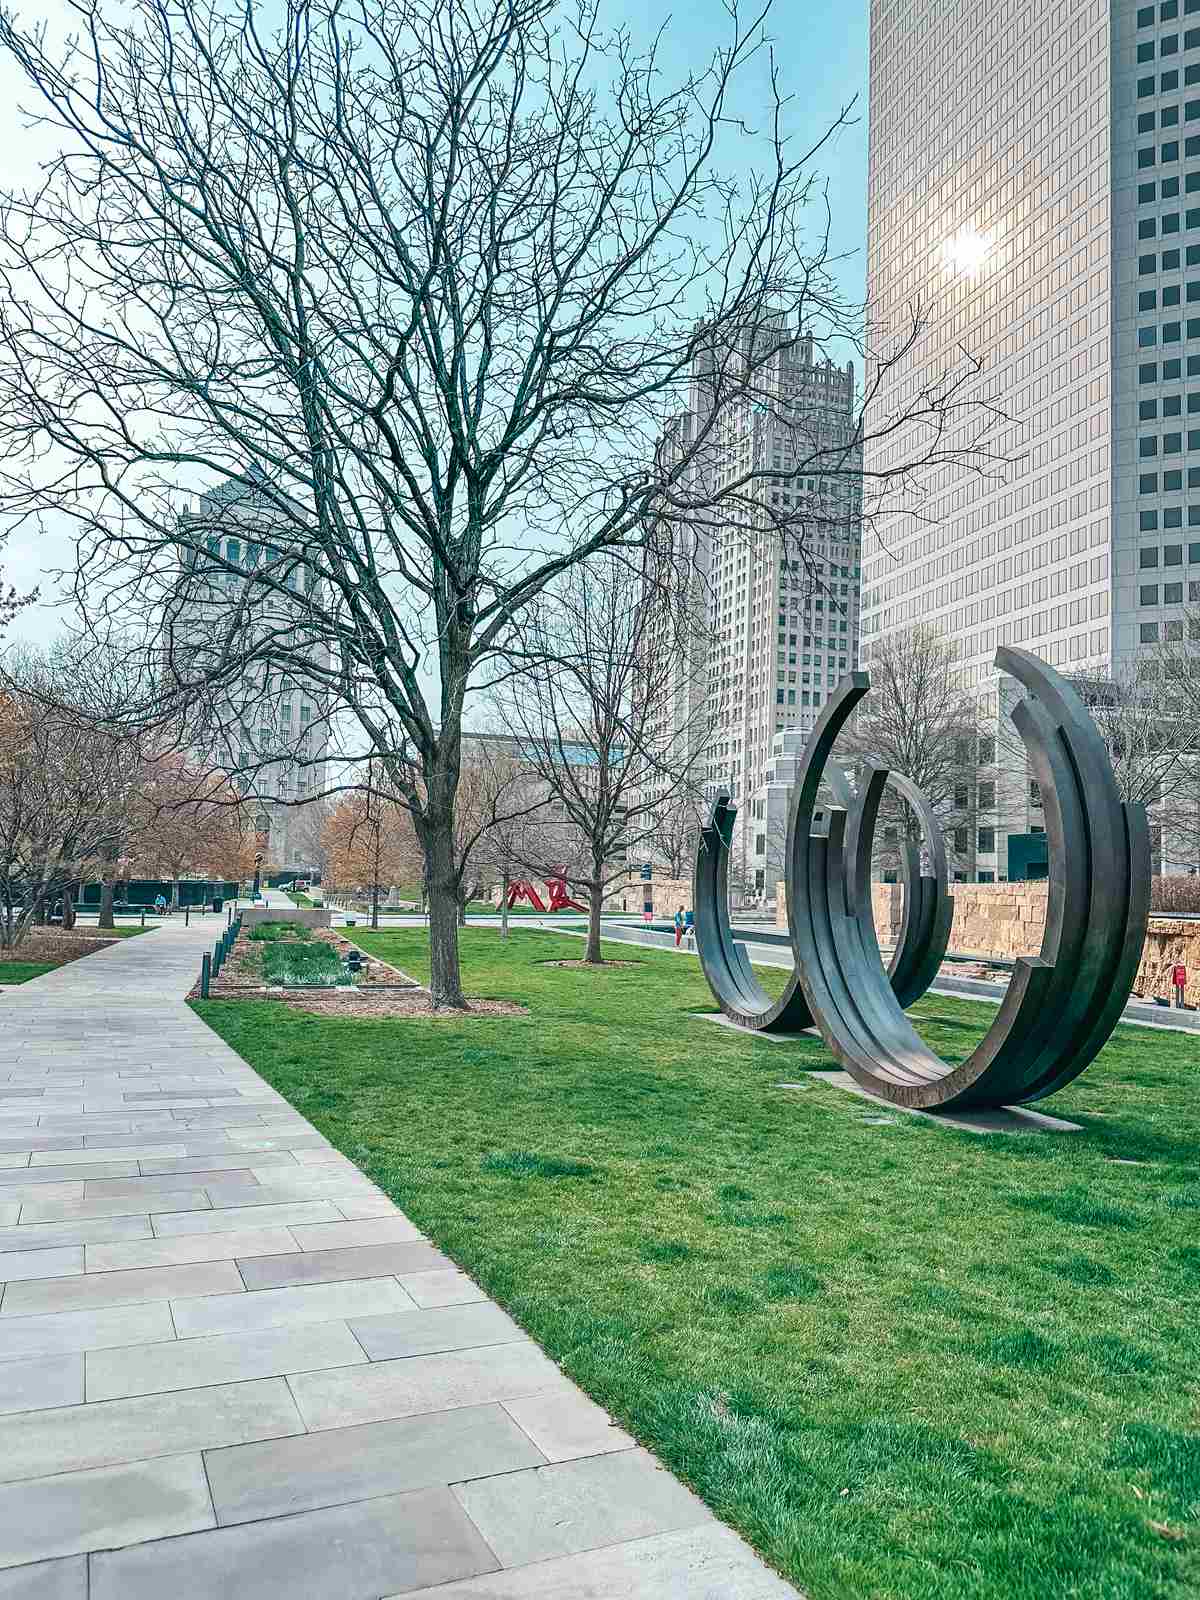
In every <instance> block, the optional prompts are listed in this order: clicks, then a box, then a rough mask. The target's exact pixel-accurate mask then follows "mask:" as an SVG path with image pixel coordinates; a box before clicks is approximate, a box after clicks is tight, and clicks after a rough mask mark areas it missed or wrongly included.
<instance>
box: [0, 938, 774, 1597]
mask: <svg viewBox="0 0 1200 1600" xmlns="http://www.w3.org/2000/svg"><path fill="white" fill-rule="evenodd" d="M218 927H219V923H218V919H217V918H215V917H211V916H210V917H206V918H197V919H195V921H193V924H192V926H191V928H190V929H185V928H184V927H183V925H182V922H181V921H180V920H173V921H171V922H169V923H167V924H166V925H165V926H164V927H162V928H160V929H157V930H156V931H154V932H152V933H147V934H144V935H141V936H139V937H137V938H135V939H130V940H127V941H126V942H125V943H123V944H121V945H118V946H114V947H112V948H110V949H109V950H106V951H104V952H103V953H99V954H97V955H94V956H90V957H88V958H87V959H86V960H85V961H80V962H77V963H75V964H73V965H71V966H68V967H64V968H61V969H60V970H59V971H57V972H53V973H49V974H47V975H46V976H45V977H44V978H39V979H36V980H35V981H34V982H32V983H28V984H24V985H22V986H21V987H19V988H12V989H7V990H4V991H2V992H0V1275H2V1276H3V1278H4V1285H3V1290H2V1296H0V1600H218V1597H220V1600H381V1597H384V1596H392V1595H400V1594H404V1595H410V1596H415V1597H418V1600H535V1597H536V1600H621V1597H626V1596H628V1597H631V1600H634V1597H636V1600H783V1597H786V1596H791V1597H793V1600H794V1597H795V1595H796V1591H795V1590H794V1589H792V1588H791V1586H790V1585H788V1584H785V1583H783V1582H782V1581H781V1580H780V1579H779V1578H778V1577H776V1576H775V1575H774V1574H773V1573H771V1572H770V1571H769V1570H768V1569H767V1568H766V1567H764V1566H763V1564H762V1563H761V1562H760V1561H759V1560H758V1559H757V1557H756V1556H755V1555H754V1554H753V1552H752V1551H751V1550H750V1549H749V1548H748V1547H747V1546H746V1545H745V1544H744V1543H743V1542H742V1541H741V1540H740V1539H739V1538H738V1537H737V1536H736V1535H734V1534H733V1533H731V1532H730V1531H729V1530H728V1529H727V1528H725V1527H723V1526H722V1525H721V1524H720V1523H718V1522H716V1521H715V1520H714V1519H713V1518H712V1516H711V1514H710V1513H709V1512H708V1510H707V1509H706V1508H705V1507H704V1506H703V1505H702V1504H701V1502H700V1501H699V1500H697V1499H696V1498H695V1497H694V1496H693V1495H692V1494H691V1493H689V1492H688V1490H686V1489H685V1488H684V1487H683V1486H682V1485H681V1484H680V1483H679V1482H678V1481H677V1480H676V1479H675V1478H673V1477H672V1476H671V1475H670V1473H668V1472H667V1471H665V1470H664V1469H663V1468H662V1467H661V1466H659V1465H658V1463H657V1462H656V1461H655V1460H654V1458H653V1457H652V1456H651V1455H649V1454H648V1453H647V1452H646V1451H644V1450H642V1449H640V1448H638V1447H637V1446H636V1445H635V1443H634V1441H633V1440H632V1439H630V1438H629V1437H628V1436H627V1435H625V1434H623V1433H621V1432H620V1431H619V1430H618V1429H617V1428H615V1427H614V1426H613V1425H612V1424H611V1423H610V1422H609V1420H608V1418H607V1417H606V1416H605V1415H604V1413H603V1412H602V1411H601V1410H600V1409H599V1408H598V1407H597V1406H595V1405H594V1404H592V1402H591V1401H589V1400H588V1399H587V1398H586V1397H585V1396H584V1395H583V1394H582V1392H581V1391H580V1390H579V1389H577V1388H576V1387H575V1386H574V1385H573V1384H572V1383H570V1382H568V1381H567V1380H566V1379H565V1378H564V1377H563V1376H562V1374H561V1373H560V1371H559V1370H558V1368H557V1367H556V1366H555V1365H554V1363H553V1362H552V1361H550V1360H549V1359H548V1358H547V1357H546V1356H545V1355H544V1354H543V1353H542V1351H541V1350H540V1349H539V1348H538V1347H537V1345H535V1344H534V1343H533V1342H532V1341H531V1340H529V1339H527V1338H526V1337H525V1336H524V1335H523V1334H522V1332H521V1330H520V1329H519V1328H518V1327H517V1326H516V1324H515V1323H513V1322H512V1321H511V1320H510V1319H509V1318H508V1317H507V1316H506V1315H505V1313H504V1312H503V1311H501V1309H500V1308H499V1307H498V1306H497V1305H495V1304H494V1303H493V1302H491V1301H490V1300H488V1299H487V1298H486V1296H484V1295H483V1294H482V1293H481V1292H480V1290H479V1289H478V1288H477V1287H476V1285H475V1284H474V1283H473V1282H472V1281H471V1280H470V1279H469V1278H468V1277H467V1276H466V1275H465V1274H463V1273H461V1272H459V1271H457V1270H456V1269H455V1267H454V1266H453V1264H452V1263H451V1262H450V1261H449V1260H447V1259H446V1258H445V1257H444V1256H442V1255H440V1254H439V1252H438V1251H437V1250H435V1249H434V1247H433V1246H432V1245H431V1244H430V1243H429V1242H428V1240H426V1239H424V1238H423V1237H422V1236H421V1234H420V1233H419V1232H418V1231H417V1229H416V1228H414V1227H413V1226H412V1225H411V1224H410V1223H409V1222H408V1221H407V1219H406V1218H405V1217H404V1216H403V1215H402V1214H401V1213H400V1212H399V1211H398V1210H397V1209H396V1207H395V1206H394V1205H392V1203H391V1202H390V1201H389V1200H388V1199H387V1198H386V1197H385V1196H384V1195H382V1194H381V1193H380V1192H379V1191H378V1190H377V1189H375V1188H374V1187H373V1186H372V1185H371V1184H369V1183H368V1182H367V1181H366V1179H365V1178H364V1177H363V1176H362V1174H361V1173H360V1172H359V1171H358V1170H357V1168H355V1167H354V1166H353V1165H352V1164H351V1163H350V1162H349V1161H347V1160H344V1159H343V1158H342V1157H341V1156H339V1155H338V1154H337V1153H336V1152H335V1151H334V1150H333V1149H332V1148H331V1147H330V1146H329V1145H328V1143H327V1142H326V1141H325V1140H324V1139H323V1138H322V1137H321V1136H320V1135H319V1134H317V1133H316V1132H315V1131H314V1129H313V1128H312V1127H311V1125H310V1124H309V1123H307V1122H306V1121H305V1120H304V1118H303V1117H301V1116H299V1115H298V1114H297V1113H296V1112H294V1111H293V1110H292V1109H291V1108H290V1107H289V1106H288V1105H287V1104H286V1102H285V1101H283V1100H282V1099H281V1097H280V1096H279V1095H277V1094H276V1093H274V1091H273V1090H271V1089H270V1088H268V1086H267V1085H266V1084H265V1083H264V1082H263V1080H262V1079H261V1078H259V1077H258V1076H257V1074H256V1073H254V1072H252V1071H251V1069H250V1068H249V1067H248V1066H247V1065H246V1064H245V1063H244V1062H243V1061H242V1060H241V1058H240V1057H239V1056H237V1055H235V1054H234V1052H233V1051H232V1050H230V1049H228V1048H227V1047H226V1046H225V1045H224V1044H223V1043H222V1042H221V1041H220V1040H219V1039H218V1038H217V1037H216V1035H215V1034H213V1033H212V1032H211V1031H210V1030H209V1029H208V1028H207V1027H206V1026H205V1025H204V1024H203V1023H202V1022H201V1021H200V1020H199V1019H198V1018H197V1017H196V1016H195V1015H194V1014H193V1013H192V1012H191V1011H190V1010H189V1009H188V1007H187V1006H186V1005H185V1003H184V1001H183V996H184V994H186V992H187V990H188V988H189V987H190V985H191V983H192V982H193V980H194V978H195V976H196V972H197V969H198V967H199V961H200V954H201V951H202V950H203V949H205V948H207V947H208V945H209V944H210V943H211V941H212V940H213V939H214V938H215V936H216V933H217V931H218Z"/></svg>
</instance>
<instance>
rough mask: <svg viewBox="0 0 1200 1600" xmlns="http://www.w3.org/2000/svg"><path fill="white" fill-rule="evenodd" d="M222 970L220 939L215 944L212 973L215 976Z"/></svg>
mask: <svg viewBox="0 0 1200 1600" xmlns="http://www.w3.org/2000/svg"><path fill="white" fill-rule="evenodd" d="M220 970H221V941H220V940H219V939H218V940H217V942H216V944H215V945H213V960H212V974H213V977H214V978H215V977H216V976H217V974H218V973H219V972H220Z"/></svg>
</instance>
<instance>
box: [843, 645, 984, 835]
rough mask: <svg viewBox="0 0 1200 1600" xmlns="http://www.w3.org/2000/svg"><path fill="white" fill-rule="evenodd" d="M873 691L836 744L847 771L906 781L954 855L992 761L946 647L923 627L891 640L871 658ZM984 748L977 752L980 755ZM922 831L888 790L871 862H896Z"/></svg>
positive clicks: (973, 705)
mask: <svg viewBox="0 0 1200 1600" xmlns="http://www.w3.org/2000/svg"><path fill="white" fill-rule="evenodd" d="M870 672H871V692H870V695H869V696H868V698H867V699H866V700H865V701H864V702H863V704H862V708H861V709H860V710H859V712H858V714H857V715H856V716H855V718H854V719H853V721H852V722H851V724H850V727H849V728H848V730H847V732H846V733H845V735H844V736H843V738H842V739H841V741H840V742H839V746H838V752H837V753H838V756H839V758H840V759H841V761H842V762H843V763H844V764H847V765H850V764H857V763H861V762H864V761H868V760H873V761H876V762H878V763H880V764H882V765H883V766H885V767H888V768H889V769H890V770H891V771H893V772H900V773H903V774H904V776H905V777H907V778H911V779H912V781H913V782H914V783H915V784H916V785H917V787H918V788H919V789H921V791H922V792H923V793H924V795H925V797H926V799H927V800H928V801H929V804H930V806H931V807H932V809H933V814H934V816H935V817H936V818H937V820H938V824H939V826H940V827H941V829H942V832H943V834H944V835H945V837H946V843H947V846H948V848H949V849H950V850H951V852H952V853H956V854H957V855H959V856H960V857H961V856H962V855H963V852H962V851H957V852H955V851H954V840H955V835H956V833H958V832H959V831H960V830H962V829H964V828H967V827H969V825H970V823H971V822H972V820H973V818H974V817H975V815H976V814H977V813H976V794H977V787H976V785H977V773H978V769H979V766H980V765H981V764H983V765H987V766H990V765H991V763H992V762H994V760H995V749H994V745H995V739H994V737H993V738H992V746H993V748H991V749H990V750H989V749H988V748H987V742H986V741H987V735H986V734H985V733H984V731H983V728H982V724H981V718H980V711H979V705H978V702H977V701H976V699H975V697H974V696H973V695H972V694H971V693H970V692H969V691H968V690H965V689H963V688H962V687H961V685H960V682H959V678H958V674H957V671H956V666H955V660H954V652H953V649H952V647H951V645H950V642H949V640H948V639H947V638H946V637H945V636H944V635H943V634H941V633H939V632H938V631H937V630H936V629H935V628H930V627H927V626H924V625H921V626H918V627H915V628H911V629H908V630H907V631H905V632H899V633H894V634H889V635H887V636H886V637H885V638H883V639H882V640H880V641H879V643H878V644H877V645H876V646H875V648H874V649H873V651H872V652H871V658H870ZM981 741H982V748H981ZM918 832H919V830H918V826H917V822H916V819H915V817H913V816H912V815H911V813H910V812H909V810H908V807H907V806H906V805H905V804H904V802H903V801H901V800H900V799H899V797H898V796H896V795H894V794H892V792H891V791H890V790H889V791H888V794H887V795H886V796H885V799H884V802H883V805H882V806H881V807H880V826H879V829H878V831H877V833H876V855H877V859H878V860H879V861H880V863H881V864H882V865H884V866H888V865H894V863H895V860H896V859H898V856H899V851H898V844H899V841H900V840H901V839H902V838H909V837H913V836H914V835H917V834H918Z"/></svg>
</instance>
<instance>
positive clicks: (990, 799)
mask: <svg viewBox="0 0 1200 1600" xmlns="http://www.w3.org/2000/svg"><path fill="white" fill-rule="evenodd" d="M979 809H980V811H994V810H995V809H996V785H995V784H994V783H993V782H992V781H991V780H990V779H989V780H988V781H987V782H986V783H981V784H980V785H979Z"/></svg>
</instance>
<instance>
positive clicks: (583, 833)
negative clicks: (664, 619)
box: [502, 556, 707, 962]
mask: <svg viewBox="0 0 1200 1600" xmlns="http://www.w3.org/2000/svg"><path fill="white" fill-rule="evenodd" d="M660 616H661V613H660V608H659V605H658V597H657V594H656V593H655V592H654V591H653V590H652V589H650V588H648V587H647V585H646V582H645V580H644V577H643V575H642V574H641V573H639V572H636V571H634V570H631V568H630V567H629V565H628V563H627V562H626V561H624V560H623V559H622V558H621V557H619V556H610V557H608V558H606V559H603V560H597V561H596V562H594V563H593V564H592V565H591V566H590V567H587V568H580V569H578V570H576V571H573V572H571V573H570V574H568V575H567V576H565V577H564V578H563V579H561V580H560V581H559V582H558V583H557V584H556V585H555V587H554V589H553V590H551V591H548V592H547V594H546V595H545V596H544V597H543V600H542V603H541V604H540V605H539V606H537V607H536V608H533V609H531V611H530V613H529V615H528V617H527V620H526V624H525V627H524V630H523V638H522V651H521V657H520V661H521V667H522V670H521V672H520V674H519V675H518V676H516V677H515V678H514V679H513V681H512V683H511V685H510V686H509V688H508V690H507V691H506V692H505V694H504V696H503V700H502V703H503V705H504V708H505V716H506V720H507V721H508V723H509V725H510V726H511V727H512V728H513V729H514V731H515V732H516V734H517V736H518V738H519V741H520V745H521V750H522V755H523V758H524V760H525V762H526V763H527V765H528V767H529V769H530V771H531V772H532V773H533V774H535V775H536V777H537V778H538V779H539V780H540V782H541V785H542V795H541V797H540V804H539V807H538V815H539V819H540V820H541V823H542V826H541V829H540V841H539V843H540V851H541V855H540V859H537V860H529V861H527V862H526V865H527V866H529V867H530V868H531V869H534V870H537V871H538V872H540V873H541V874H542V875H543V876H545V875H547V874H550V875H553V874H555V873H561V874H562V875H563V876H565V878H566V879H567V881H568V882H569V883H571V884H573V885H576V886H578V887H579V888H580V889H581V890H583V891H584V892H585V893H586V895H587V898H588V940H587V950H586V955H585V959H586V960H587V961H589V962H599V961H600V959H601V956H600V916H601V913H602V911H603V908H604V902H605V901H606V899H608V897H609V896H610V895H611V894H612V893H613V892H614V891H615V890H616V888H617V887H618V885H619V884H621V883H623V882H624V880H625V879H626V877H627V876H628V871H629V859H630V857H631V856H636V855H637V854H638V853H639V852H640V851H642V850H643V847H644V846H646V845H647V843H648V842H649V841H650V840H652V839H653V838H654V837H655V836H656V835H657V833H658V831H659V828H660V826H661V823H662V820H663V819H664V818H665V817H666V816H668V815H669V814H670V812H671V811H672V810H674V809H676V808H680V809H691V808H692V807H694V805H695V803H696V796H697V792H698V789H699V780H700V771H701V763H702V761H703V760H704V758H705V756H706V754H707V739H706V737H705V735H704V732H703V730H701V729H696V730H694V737H692V738H686V739H683V740H680V741H678V742H676V743H673V744H671V745H669V746H667V747H665V748H664V746H663V744H662V741H661V739H660V738H659V736H658V734H659V727H660V719H659V712H660V709H661V705H662V701H663V699H664V696H666V695H668V694H669V693H670V690H671V686H672V681H673V666H672V662H671V640H670V639H669V638H664V637H663V636H662V634H661V633H660V632H659V631H658V624H659V622H660ZM701 714H702V715H705V714H706V713H703V712H702V713H701ZM680 752H682V754H680ZM673 758H677V761H676V760H674V759H673Z"/></svg>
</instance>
